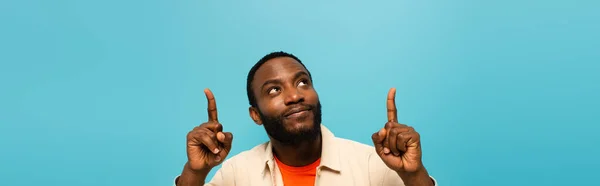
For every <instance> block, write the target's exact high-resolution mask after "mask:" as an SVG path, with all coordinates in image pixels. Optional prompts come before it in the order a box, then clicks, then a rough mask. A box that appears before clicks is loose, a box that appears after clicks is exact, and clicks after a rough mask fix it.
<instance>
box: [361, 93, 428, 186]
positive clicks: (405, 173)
mask: <svg viewBox="0 0 600 186" xmlns="http://www.w3.org/2000/svg"><path fill="white" fill-rule="evenodd" d="M395 97H396V89H395V88H392V89H390V91H389V93H388V96H387V117H388V122H387V123H386V124H385V127H384V128H382V129H381V130H379V131H378V132H376V133H374V134H373V136H372V138H373V143H374V145H375V150H376V151H377V154H378V155H379V156H380V157H381V159H382V160H383V162H384V163H385V164H386V165H387V166H388V167H389V168H390V169H392V170H395V171H396V172H397V173H398V174H399V175H400V176H401V177H403V180H404V179H405V178H406V179H414V178H416V177H420V178H422V177H423V176H425V177H426V178H428V177H429V176H428V175H427V171H426V170H425V168H424V166H423V163H422V162H421V156H422V154H421V140H420V136H419V133H417V132H416V131H415V129H414V128H412V127H409V126H406V125H403V124H400V123H398V119H397V111H396V104H395ZM423 173H424V174H425V175H423ZM417 179H418V178H417ZM419 180H420V179H419ZM405 181H407V180H405ZM418 182H419V181H418ZM430 183H431V182H430Z"/></svg>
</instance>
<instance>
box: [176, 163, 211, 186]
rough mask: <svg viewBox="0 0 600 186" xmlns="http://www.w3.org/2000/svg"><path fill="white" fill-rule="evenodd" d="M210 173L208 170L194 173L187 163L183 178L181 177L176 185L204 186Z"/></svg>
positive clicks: (182, 173) (182, 174)
mask: <svg viewBox="0 0 600 186" xmlns="http://www.w3.org/2000/svg"><path fill="white" fill-rule="evenodd" d="M209 172H210V169H208V170H201V171H194V170H192V169H191V168H190V166H189V164H188V163H186V164H185V166H184V168H183V171H182V172H181V176H179V177H178V178H177V179H176V180H175V183H176V185H177V186H192V185H193V186H199V185H204V182H205V180H206V176H207V175H208V173H209Z"/></svg>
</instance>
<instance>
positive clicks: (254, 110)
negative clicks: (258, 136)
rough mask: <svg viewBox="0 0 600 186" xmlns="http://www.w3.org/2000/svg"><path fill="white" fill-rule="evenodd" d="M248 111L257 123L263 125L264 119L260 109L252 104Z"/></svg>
mask: <svg viewBox="0 0 600 186" xmlns="http://www.w3.org/2000/svg"><path fill="white" fill-rule="evenodd" d="M248 112H250V117H251V118H252V120H254V123H256V124H257V125H262V120H261V119H260V114H258V109H257V108H254V107H252V106H250V108H248Z"/></svg>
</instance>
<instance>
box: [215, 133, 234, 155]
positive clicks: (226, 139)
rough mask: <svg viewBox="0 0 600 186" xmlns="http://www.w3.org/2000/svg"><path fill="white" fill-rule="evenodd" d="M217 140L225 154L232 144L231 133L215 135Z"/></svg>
mask: <svg viewBox="0 0 600 186" xmlns="http://www.w3.org/2000/svg"><path fill="white" fill-rule="evenodd" d="M217 140H219V142H221V143H222V144H223V147H224V148H225V150H227V152H229V150H231V143H232V142H233V134H231V132H219V133H217Z"/></svg>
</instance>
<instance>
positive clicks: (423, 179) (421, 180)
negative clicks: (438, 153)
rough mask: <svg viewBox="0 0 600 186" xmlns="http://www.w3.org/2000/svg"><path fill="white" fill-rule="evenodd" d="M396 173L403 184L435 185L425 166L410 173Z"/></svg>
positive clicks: (417, 185)
mask: <svg viewBox="0 0 600 186" xmlns="http://www.w3.org/2000/svg"><path fill="white" fill-rule="evenodd" d="M396 174H397V175H398V176H399V177H400V178H401V179H402V182H404V185H406V186H437V184H436V183H435V180H434V179H433V178H432V177H431V176H429V174H428V173H427V170H426V169H425V167H423V168H422V169H421V170H419V171H417V172H415V173H412V174H406V173H402V172H396Z"/></svg>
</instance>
